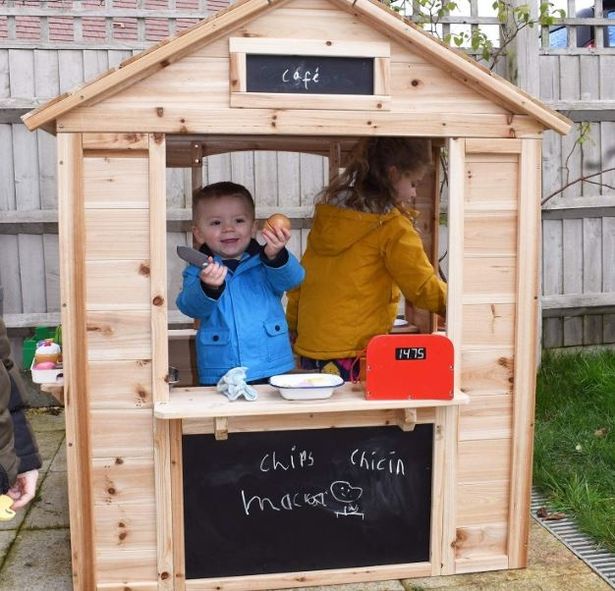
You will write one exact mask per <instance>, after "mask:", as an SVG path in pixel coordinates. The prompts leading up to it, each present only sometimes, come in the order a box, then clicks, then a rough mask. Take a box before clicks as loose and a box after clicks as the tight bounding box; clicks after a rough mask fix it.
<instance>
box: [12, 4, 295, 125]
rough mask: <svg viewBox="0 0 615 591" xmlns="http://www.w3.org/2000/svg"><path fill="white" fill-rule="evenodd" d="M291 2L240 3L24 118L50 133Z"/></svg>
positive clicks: (26, 121)
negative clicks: (62, 120)
mask: <svg viewBox="0 0 615 591" xmlns="http://www.w3.org/2000/svg"><path fill="white" fill-rule="evenodd" d="M287 1H288V0H238V1H237V2H236V3H234V4H233V5H231V6H229V8H227V9H224V10H222V11H220V12H216V13H215V14H213V15H212V16H210V17H209V18H207V19H205V20H204V21H202V22H201V23H199V24H197V25H195V26H194V27H192V28H190V29H187V30H186V31H184V32H183V33H181V34H180V35H178V36H177V37H176V38H174V39H172V40H169V39H165V40H164V41H162V42H160V43H158V44H157V45H155V46H153V47H152V48H151V49H148V50H147V51H145V52H142V53H140V54H138V55H136V56H132V57H130V58H128V59H126V60H124V61H123V62H122V63H121V64H119V66H118V67H117V68H116V69H113V70H109V71H108V72H105V73H104V74H102V75H101V76H99V77H98V78H96V79H95V80H94V81H92V82H89V83H87V84H85V85H83V86H81V87H77V88H76V89H74V90H72V91H71V92H69V93H67V94H64V95H61V96H59V97H56V98H54V99H52V100H50V101H49V102H47V103H45V104H44V105H41V106H40V107H39V108H37V109H34V110H33V111H30V112H29V113H26V114H25V115H24V116H23V117H22V118H21V119H22V121H23V122H24V124H25V125H26V127H27V128H28V129H29V130H30V131H33V130H35V129H37V128H39V127H45V129H47V130H48V131H50V130H51V128H50V127H49V122H50V121H52V120H54V119H57V118H58V117H60V116H62V115H64V114H65V113H67V112H68V111H70V110H71V109H74V108H75V107H78V106H83V105H85V104H89V103H91V102H93V101H94V100H95V99H97V98H100V96H101V95H103V93H104V95H105V96H109V94H111V93H115V92H118V91H120V90H122V89H124V88H126V87H128V86H130V85H132V84H134V83H135V82H138V81H139V80H142V79H143V78H145V77H147V76H149V75H150V74H152V73H153V72H155V71H158V70H161V69H162V68H165V67H167V66H168V65H170V64H171V63H173V62H174V61H177V60H178V59H180V58H181V57H183V56H184V55H185V54H186V53H187V52H189V51H191V50H193V49H194V46H195V45H196V44H199V43H203V42H204V41H205V40H206V39H207V38H208V37H209V36H212V35H214V34H216V35H217V34H221V33H222V32H224V31H226V30H227V29H228V28H230V27H235V26H237V25H238V24H239V23H240V22H241V21H242V20H245V19H248V18H252V17H255V16H257V15H258V14H259V13H261V12H263V11H266V10H267V9H271V8H273V7H274V6H277V5H280V4H283V3H285V2H287ZM54 127H55V126H54Z"/></svg>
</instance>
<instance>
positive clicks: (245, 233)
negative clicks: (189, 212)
mask: <svg viewBox="0 0 615 591" xmlns="http://www.w3.org/2000/svg"><path fill="white" fill-rule="evenodd" d="M192 234H193V235H194V238H195V239H196V241H197V242H198V243H199V244H207V246H208V247H209V249H210V250H211V251H212V252H213V253H214V254H215V255H218V256H220V257H222V258H223V259H238V258H239V257H240V256H241V255H242V254H243V253H244V251H245V250H246V248H247V247H248V244H249V243H250V239H251V238H253V237H254V236H255V235H256V221H255V220H254V216H253V213H252V208H251V207H250V206H249V205H248V203H247V202H246V200H245V199H243V198H242V197H235V196H231V195H229V196H225V197H216V198H212V199H202V200H201V201H199V203H198V205H197V209H196V219H195V220H194V226H193V227H192Z"/></svg>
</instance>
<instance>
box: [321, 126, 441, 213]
mask: <svg viewBox="0 0 615 591" xmlns="http://www.w3.org/2000/svg"><path fill="white" fill-rule="evenodd" d="M392 166H394V167H395V168H396V169H397V171H398V172H399V173H401V174H414V175H416V177H417V179H418V178H420V177H421V176H423V174H424V173H425V172H426V171H427V170H428V169H429V168H430V167H431V166H432V157H431V141H430V140H428V139H424V138H406V137H377V138H364V139H362V140H360V141H359V142H358V143H357V145H356V146H355V148H354V149H353V151H352V153H351V156H350V161H349V163H348V165H347V166H346V168H345V169H344V171H343V172H342V173H341V174H339V175H338V176H336V177H335V178H334V179H333V180H332V181H331V183H329V185H328V186H327V187H326V188H325V189H324V190H323V192H322V193H321V195H320V197H319V199H318V201H319V203H333V204H335V205H343V206H345V207H348V208H350V209H356V210H359V211H371V212H374V213H384V212H387V211H389V210H390V209H392V208H393V207H396V199H397V194H396V191H395V188H394V186H393V182H392V180H391V178H390V174H389V170H390V168H391V167H392Z"/></svg>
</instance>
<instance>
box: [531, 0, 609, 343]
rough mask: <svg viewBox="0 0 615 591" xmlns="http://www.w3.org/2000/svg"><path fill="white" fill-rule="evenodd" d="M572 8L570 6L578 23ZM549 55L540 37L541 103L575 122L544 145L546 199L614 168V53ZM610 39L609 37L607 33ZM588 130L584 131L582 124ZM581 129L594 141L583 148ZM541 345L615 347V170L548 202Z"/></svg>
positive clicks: (599, 49)
mask: <svg viewBox="0 0 615 591" xmlns="http://www.w3.org/2000/svg"><path fill="white" fill-rule="evenodd" d="M574 12H575V3H574V2H569V3H568V13H569V16H574V14H573V13H574ZM568 30H569V31H570V32H571V35H570V39H569V45H570V47H567V48H549V35H548V31H547V30H545V31H543V39H542V41H543V47H542V49H541V50H540V56H539V60H538V62H539V70H540V75H539V79H540V98H541V99H542V100H544V101H545V102H546V103H547V104H549V105H550V106H552V107H553V108H556V109H560V110H562V111H563V112H564V113H565V114H566V115H567V116H569V117H570V118H572V119H573V120H574V121H575V122H577V126H576V129H575V130H573V131H572V132H571V133H570V134H569V135H568V136H566V137H564V138H562V137H560V136H557V135H556V134H554V133H552V132H547V133H546V135H545V140H544V144H543V198H547V197H548V196H549V195H551V194H552V193H554V192H555V191H557V190H558V189H560V188H563V187H565V186H566V185H567V184H568V183H570V182H571V181H574V180H575V179H578V178H580V177H583V176H587V175H590V174H593V173H596V172H598V171H601V170H606V169H614V168H615V77H614V76H613V71H615V48H613V47H612V48H607V47H603V46H602V43H601V42H600V39H599V38H598V37H599V36H601V35H600V31H601V30H600V28H599V27H596V35H597V36H596V47H593V48H591V49H589V48H582V47H581V48H580V47H576V45H577V43H576V34H575V26H574V25H569V26H568ZM605 36H606V33H605ZM583 122H585V123H583ZM581 124H583V125H584V126H586V127H587V130H588V131H589V135H588V136H587V137H586V140H585V141H584V142H583V143H582V145H580V144H579V143H578V141H577V140H578V138H579V132H580V127H581ZM542 231H543V241H542V250H543V254H542V258H543V273H542V285H543V289H542V293H543V298H542V299H543V344H544V346H545V347H547V348H551V347H566V346H576V345H595V344H602V343H606V344H610V343H615V265H614V264H613V262H612V256H611V253H612V252H613V246H614V244H615V170H609V171H608V172H605V173H604V174H601V175H598V176H596V177H592V178H591V179H589V180H588V181H587V182H580V183H575V184H572V185H570V186H569V187H567V188H566V189H565V190H564V191H562V192H561V193H559V194H557V195H556V196H554V197H553V198H551V199H550V200H549V201H548V202H547V203H546V204H545V205H544V209H543V221H542Z"/></svg>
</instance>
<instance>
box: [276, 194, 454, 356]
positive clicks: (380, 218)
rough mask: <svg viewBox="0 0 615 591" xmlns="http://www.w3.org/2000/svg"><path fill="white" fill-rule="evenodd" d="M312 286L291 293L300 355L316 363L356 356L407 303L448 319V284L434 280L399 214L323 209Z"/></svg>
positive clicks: (308, 282) (310, 262)
mask: <svg viewBox="0 0 615 591" xmlns="http://www.w3.org/2000/svg"><path fill="white" fill-rule="evenodd" d="M301 264H302V265H303V267H304V268H305V280H304V282H303V284H302V285H301V287H300V288H298V289H295V290H293V291H291V292H289V294H288V306H287V310H286V317H287V320H288V326H289V330H290V331H291V332H296V333H297V340H296V342H295V351H296V352H297V353H298V354H300V355H303V356H305V357H310V358H312V359H337V358H343V357H355V356H357V355H358V354H359V353H360V352H361V351H363V350H364V349H365V347H366V346H367V343H368V341H369V340H370V339H371V338H372V337H373V336H375V335H377V334H385V333H388V332H390V330H391V328H392V326H393V321H394V320H395V315H396V313H397V304H398V302H399V297H400V289H401V292H402V293H403V294H404V297H405V298H406V301H408V302H412V304H414V306H416V307H418V308H425V309H427V310H430V311H432V312H438V313H444V310H445V307H446V284H445V283H443V282H442V281H441V280H440V279H438V277H437V276H436V274H435V271H434V268H433V266H432V264H431V263H430V262H429V259H428V258H427V255H426V254H425V251H424V250H423V244H422V242H421V238H420V236H419V235H418V233H417V232H416V230H415V229H414V227H413V225H412V222H411V221H410V220H409V219H408V218H407V217H406V216H404V215H403V214H402V213H401V212H400V211H399V210H397V209H393V210H392V211H390V212H388V213H386V214H378V213H366V212H361V211H356V210H353V209H347V208H341V207H335V206H333V205H328V204H321V205H317V206H316V212H315V215H314V222H313V226H312V229H311V231H310V234H309V236H308V244H307V249H306V251H305V254H304V255H303V258H302V260H301Z"/></svg>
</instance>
